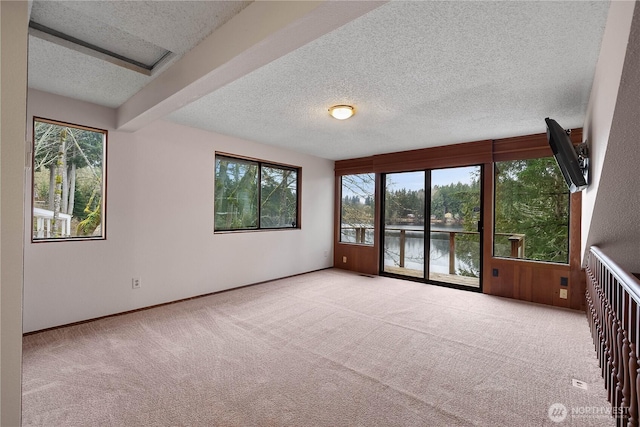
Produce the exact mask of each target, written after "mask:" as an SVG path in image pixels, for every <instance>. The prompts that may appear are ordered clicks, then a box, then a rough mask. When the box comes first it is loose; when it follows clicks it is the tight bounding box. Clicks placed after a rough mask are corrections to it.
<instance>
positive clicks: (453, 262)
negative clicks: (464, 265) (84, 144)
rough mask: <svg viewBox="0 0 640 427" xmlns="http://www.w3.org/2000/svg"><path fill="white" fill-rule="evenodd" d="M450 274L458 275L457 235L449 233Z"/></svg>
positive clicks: (452, 232)
mask: <svg viewBox="0 0 640 427" xmlns="http://www.w3.org/2000/svg"><path fill="white" fill-rule="evenodd" d="M449 274H456V233H455V232H454V231H450V232H449Z"/></svg>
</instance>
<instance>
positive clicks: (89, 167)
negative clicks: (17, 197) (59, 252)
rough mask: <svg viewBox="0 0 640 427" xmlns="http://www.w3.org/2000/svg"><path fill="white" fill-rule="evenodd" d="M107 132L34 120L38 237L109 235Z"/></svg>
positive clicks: (35, 230) (34, 238) (35, 234)
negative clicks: (106, 212)
mask: <svg viewBox="0 0 640 427" xmlns="http://www.w3.org/2000/svg"><path fill="white" fill-rule="evenodd" d="M106 152H107V131H106V130H100V129H92V128H88V127H84V126H76V125H70V124H67V123H61V122H56V121H52V120H47V119H41V118H34V120H33V217H32V223H33V227H32V241H34V242H35V241H59V240H74V239H104V238H105V236H106V233H105V231H106V230H105V224H104V217H105V197H106V195H105V175H106V173H105V172H106Z"/></svg>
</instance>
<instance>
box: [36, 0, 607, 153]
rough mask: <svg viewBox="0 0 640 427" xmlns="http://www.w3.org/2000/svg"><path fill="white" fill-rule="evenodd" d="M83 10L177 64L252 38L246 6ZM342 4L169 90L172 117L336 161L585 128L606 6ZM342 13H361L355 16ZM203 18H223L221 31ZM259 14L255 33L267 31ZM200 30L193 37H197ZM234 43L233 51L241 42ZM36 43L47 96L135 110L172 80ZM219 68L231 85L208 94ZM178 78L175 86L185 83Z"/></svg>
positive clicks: (93, 5) (40, 84)
mask: <svg viewBox="0 0 640 427" xmlns="http://www.w3.org/2000/svg"><path fill="white" fill-rule="evenodd" d="M63 3H64V5H65V6H66V5H67V4H68V3H69V2H63ZM81 3H82V7H77V8H76V7H75V6H74V8H75V9H74V10H77V11H81V12H82V13H84V14H86V15H87V16H91V17H92V19H97V20H98V21H104V22H106V23H107V24H109V25H111V26H113V27H115V28H117V29H118V30H120V31H123V32H127V33H129V34H132V35H133V36H135V37H137V38H139V39H141V40H143V41H145V42H148V43H151V44H153V45H155V46H159V47H161V48H164V49H167V50H171V51H172V52H175V53H177V54H178V55H182V54H184V53H185V52H186V51H187V50H189V48H191V47H192V46H194V45H195V44H197V42H198V41H200V40H202V38H203V37H205V36H206V35H207V34H208V33H209V32H211V31H213V30H215V28H218V27H219V26H220V23H223V22H226V21H229V23H228V24H227V25H226V26H225V27H227V28H231V29H233V25H236V31H237V33H231V32H230V31H231V29H230V30H229V31H228V32H227V33H224V34H239V35H242V34H244V33H246V32H247V27H246V26H245V27H242V26H241V25H240V24H236V21H237V22H239V19H238V18H236V20H234V19H230V18H231V17H233V16H234V15H236V14H237V13H238V12H239V11H240V10H242V9H243V8H245V7H246V3H242V4H239V5H238V4H233V3H231V4H228V3H229V2H224V3H222V5H221V4H220V3H221V2H200V3H199V2H81ZM104 3H107V4H106V5H105V4H104ZM335 3H340V2H335ZM335 3H328V4H324V6H322V7H324V10H325V11H326V10H329V9H331V8H333V9H331V10H334V12H333V13H324V15H322V17H323V18H322V19H320V18H318V16H319V13H317V11H313V12H309V13H308V15H306V16H305V17H303V18H295V20H294V19H293V18H291V21H287V22H284V23H282V24H281V27H282V28H281V29H278V31H279V33H280V34H285V35H286V36H287V37H284V36H282V37H280V38H278V37H274V36H264V35H263V36H262V37H263V39H260V40H257V41H255V42H254V45H253V46H250V47H249V48H242V49H241V48H239V47H238V48H237V49H238V55H237V58H241V59H242V61H243V64H244V63H247V62H248V61H250V59H251V58H252V57H257V56H259V55H264V52H266V51H269V52H279V53H278V54H277V55H275V54H274V55H273V56H275V57H273V58H269V59H268V60H264V61H263V62H260V63H259V64H258V65H256V66H254V67H253V68H251V67H245V70H244V71H243V72H242V73H239V72H237V71H234V70H236V68H233V64H234V61H233V60H229V61H228V62H227V63H226V64H225V66H226V68H225V67H224V66H223V67H218V68H217V69H216V70H211V73H209V74H207V73H203V74H202V76H203V77H202V78H199V77H198V78H193V79H192V81H190V82H187V83H185V84H184V87H183V88H181V89H182V92H183V93H184V94H185V95H184V96H183V97H182V98H180V97H179V96H177V95H176V93H178V92H179V91H176V92H175V93H174V92H171V93H170V94H167V95H162V97H163V99H162V102H164V104H163V110H162V111H163V113H162V114H163V115H165V113H168V115H165V116H166V118H168V119H169V120H171V121H175V122H178V123H182V124H185V125H188V126H192V127H196V128H201V129H206V130H211V131H214V132H218V133H222V134H228V135H233V136H238V137H241V138H245V139H249V140H253V141H257V142H262V143H265V144H270V145H275V146H280V147H285V148H289V149H293V150H297V151H300V152H304V153H308V154H313V155H317V156H320V157H325V158H329V159H344V158H351V157H359V156H366V155H371V154H378V153H385V152H392V151H400V150H405V149H413V148H423V147H430V146H437V145H445V144H453V143H459V142H466V141H474V140H479V139H492V138H501V137H508V136H517V135H525V134H531V133H539V132H544V131H545V124H544V118H545V117H547V116H550V117H553V118H555V119H556V120H557V121H558V122H559V123H560V124H561V125H562V126H564V127H566V128H570V127H580V126H582V125H583V122H584V117H585V113H586V108H587V102H588V99H589V93H590V90H591V83H592V80H593V74H594V70H595V65H596V61H597V58H598V54H599V50H600V41H601V39H602V33H603V30H604V25H605V21H606V16H607V11H608V6H609V4H608V2H603V1H595V2H584V1H568V2H560V1H558V2H538V1H533V2H519V1H518V2H506V1H499V2H485V1H478V2H476V1H472V2H461V1H450V2H437V1H425V2H417V1H416V2H406V1H395V2H390V3H387V4H382V5H381V6H379V7H378V4H374V3H372V2H367V4H366V5H365V4H364V3H361V2H351V3H343V4H342V5H341V7H343V9H341V10H340V12H339V13H338V12H335V10H338V5H336V4H335ZM118 4H124V5H126V6H118ZM213 5H215V7H213ZM36 6H37V4H36V5H35V6H34V9H36ZM223 6H224V7H223ZM259 6H260V7H265V6H264V5H262V6H261V5H255V4H252V5H251V7H246V9H245V10H243V12H242V13H241V14H240V15H243V14H244V16H245V17H246V16H250V15H249V14H250V13H251V10H252V8H253V10H258V9H256V7H259ZM66 7H68V6H66ZM287 7H289V8H295V7H298V8H301V7H310V6H308V5H305V6H300V5H297V3H292V4H290V5H288V6H287ZM314 7H315V6H314ZM322 7H318V10H320V9H322ZM156 8H157V9H158V10H156ZM344 8H352V9H355V8H360V9H361V10H359V11H357V12H353V16H354V17H353V18H352V17H348V19H347V18H345V16H346V15H347V14H345V9H344ZM213 9H215V10H216V11H215V12H214V11H213ZM370 9H373V10H371V11H369V10H370ZM223 12H224V13H223ZM206 13H209V14H213V15H216V14H221V15H224V14H225V13H226V15H224V16H225V18H223V19H221V20H220V23H218V21H215V19H212V18H211V16H212V15H208V16H209V18H204V16H206ZM304 13H306V12H304ZM34 14H35V12H34ZM300 14H302V12H300ZM314 14H315V15H314ZM51 15H53V14H51ZM280 15H282V14H280ZM360 15H361V16H360ZM256 16H257V18H253V19H254V21H253V26H252V27H251V28H252V29H254V30H255V28H259V27H261V25H262V22H261V21H260V16H261V15H260V14H257V15H256ZM264 16H266V15H264ZM247 19H249V18H247ZM264 19H265V20H266V19H267V18H264ZM173 20H175V21H176V23H173V24H175V25H170V24H169V21H173ZM283 20H284V18H283ZM329 20H333V21H334V22H333V24H331V23H328V22H326V21H329ZM192 21H193V26H194V27H197V28H198V31H195V30H194V34H196V33H197V35H191V34H190V35H188V36H187V35H185V34H184V31H185V30H184V28H185V26H186V27H190V25H187V23H190V22H192ZM213 21H215V22H213ZM349 21H350V22H349ZM243 22H247V21H246V20H245V21H243ZM54 23H55V22H54ZM205 23H210V24H212V25H211V27H206V25H205ZM50 25H51V24H50ZM265 26H266V25H265ZM315 27H322V29H317V28H315ZM292 28H293V29H292ZM223 30H224V28H221V29H219V30H218V33H220V34H222V33H221V31H223ZM316 30H317V31H316ZM256 31H257V30H256ZM278 31H275V30H274V33H273V34H278ZM215 34H216V32H215V31H214V33H213V35H212V36H210V38H211V37H214V36H215ZM310 34H311V35H310ZM183 37H184V40H183V39H182V38H183ZM305 37H306V38H305ZM311 38H313V39H311ZM294 39H295V40H298V39H299V40H298V42H297V43H298V44H300V46H299V47H298V45H296V42H294V41H292V40H294ZM308 39H311V40H308ZM226 40H228V43H229V44H231V48H234V49H235V48H236V46H235V45H233V42H234V41H235V38H233V40H231V38H227V39H226ZM214 41H215V40H214ZM30 43H31V46H30V54H29V60H30V64H29V67H30V71H29V84H30V86H31V87H34V88H37V89H41V90H45V91H49V92H54V93H58V94H62V95H65V96H70V97H73V98H78V99H83V100H88V101H91V102H95V103H98V104H101V105H107V106H111V107H114V108H115V107H120V110H125V109H126V107H128V105H127V104H131V103H132V99H134V100H136V106H139V105H140V101H138V100H139V99H144V96H146V97H147V98H148V97H154V98H158V97H159V96H158V95H157V92H158V87H160V88H161V87H163V85H164V83H165V81H163V76H162V75H161V73H156V74H155V75H152V76H151V77H146V76H143V75H141V74H138V73H135V72H132V71H129V70H126V69H124V68H120V67H117V66H116V65H111V64H107V63H104V62H102V61H100V60H98V59H95V58H90V57H87V56H86V55H82V54H80V53H77V52H74V51H71V50H69V49H66V48H64V47H60V46H56V45H52V44H51V43H49V42H46V41H44V40H39V39H35V38H33V37H31V38H30ZM204 43H205V42H202V43H201V45H202V44H204ZM199 48H200V46H199ZM194 52H195V50H194ZM192 56H196V57H197V56H198V55H192ZM200 56H201V55H200ZM61 59H62V61H60V60H61ZM199 59H202V58H199ZM176 61H177V59H174V63H172V64H168V65H167V66H166V69H168V70H169V69H171V67H174V68H177V67H178V66H183V67H184V66H186V65H188V64H189V62H187V61H193V64H194V68H195V66H196V65H197V64H199V63H198V62H196V61H198V58H189V57H188V55H187V56H184V58H183V59H181V61H182V63H180V62H179V61H178V62H176ZM61 62H62V63H61ZM229 64H231V65H229ZM229 70H231V71H229ZM214 71H215V72H217V74H218V77H216V78H217V79H218V80H219V81H221V82H222V83H220V84H218V85H217V86H216V85H213V84H211V83H209V84H208V85H204V83H203V82H204V81H206V80H207V79H211V75H212V74H214ZM232 71H233V72H232ZM225 72H226V73H227V74H228V76H227V78H222V79H220V76H219V75H220V74H221V73H222V74H224V73H225ZM234 73H235V74H234ZM170 75H171V74H170V73H169V72H166V76H165V77H166V79H167V83H173V81H174V80H175V79H173V80H169V79H168V76H170ZM153 79H157V81H156V82H154V84H155V85H156V86H155V87H152V86H150V85H149V82H150V81H151V80H153ZM203 85H204V86H203ZM205 88H206V90H205ZM152 89H153V91H154V93H149V94H145V91H151V90H152ZM136 93H137V95H136ZM187 93H189V96H188V98H187V96H186V94H187ZM192 94H195V95H192ZM133 95H136V96H135V97H133ZM132 97H133V98H132ZM177 98H180V99H177ZM172 99H176V100H175V101H173V103H171V100H172ZM185 99H188V102H186V101H185ZM127 100H129V101H128V102H127ZM159 102H160V101H158V100H154V103H149V104H148V106H147V110H148V111H152V110H153V109H154V108H156V106H157V104H158V103H159ZM341 103H347V104H352V105H354V106H355V108H356V111H357V113H356V115H355V116H354V117H353V118H351V119H349V120H346V121H337V120H335V119H332V118H330V117H329V115H328V114H327V109H328V107H330V106H331V105H334V104H341ZM123 104H124V105H123ZM168 104H170V107H167V105H168ZM143 105H144V103H143ZM126 111H129V110H128V109H127V110H126ZM126 111H125V112H126Z"/></svg>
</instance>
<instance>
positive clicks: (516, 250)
mask: <svg viewBox="0 0 640 427" xmlns="http://www.w3.org/2000/svg"><path fill="white" fill-rule="evenodd" d="M342 230H355V238H356V241H355V243H358V244H364V243H365V236H366V232H367V230H373V227H371V226H369V227H367V226H363V227H357V226H355V227H354V226H351V227H342ZM384 230H385V232H387V231H397V232H399V234H400V236H399V238H400V243H399V247H400V254H399V261H398V266H399V267H401V268H404V264H405V244H406V241H407V231H408V232H411V233H422V232H423V231H422V230H407V229H405V228H392V227H385V229H384ZM431 233H448V234H449V274H455V271H456V269H455V263H456V259H455V254H456V234H480V233H479V232H478V231H462V230H456V231H450V230H433V231H431ZM496 236H508V240H509V243H510V245H511V251H510V255H509V256H510V257H511V258H524V248H525V235H524V234H516V233H496Z"/></svg>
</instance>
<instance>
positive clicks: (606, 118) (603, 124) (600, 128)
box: [581, 1, 635, 259]
mask: <svg viewBox="0 0 640 427" xmlns="http://www.w3.org/2000/svg"><path fill="white" fill-rule="evenodd" d="M634 8H635V2H634V1H612V2H611V6H610V8H609V16H608V18H607V24H606V27H605V30H604V34H603V37H602V45H601V47H600V55H599V57H598V63H597V65H596V71H595V75H594V79H593V86H592V88H591V96H590V98H589V105H588V107H587V117H586V119H585V123H584V140H585V141H587V142H588V144H589V149H590V159H589V161H590V163H591V164H590V169H591V170H590V183H589V187H588V188H587V189H586V190H585V191H584V192H583V193H582V248H581V250H582V257H583V259H584V256H585V252H586V251H588V248H589V246H588V244H587V241H588V240H589V238H588V237H589V233H590V229H591V227H592V214H593V209H594V205H595V202H596V198H597V197H598V194H599V192H598V189H599V187H600V176H601V172H602V166H603V164H604V159H605V153H606V151H607V145H608V143H609V133H610V132H611V123H612V122H613V113H614V109H615V107H616V101H617V98H618V88H619V86H620V79H621V76H622V68H623V65H624V60H625V55H626V52H627V42H628V40H629V32H630V29H631V19H632V17H633V11H634Z"/></svg>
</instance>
